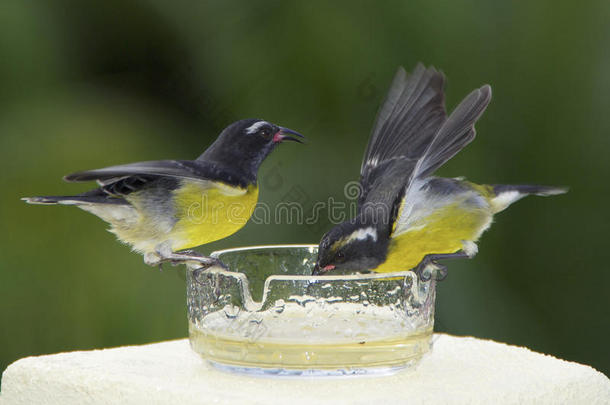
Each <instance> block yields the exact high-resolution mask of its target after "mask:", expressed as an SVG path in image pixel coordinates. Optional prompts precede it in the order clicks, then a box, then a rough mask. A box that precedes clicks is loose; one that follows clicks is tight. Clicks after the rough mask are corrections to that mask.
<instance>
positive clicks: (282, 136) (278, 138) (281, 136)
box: [273, 127, 305, 143]
mask: <svg viewBox="0 0 610 405" xmlns="http://www.w3.org/2000/svg"><path fill="white" fill-rule="evenodd" d="M286 134H289V135H286ZM290 135H294V136H297V137H298V138H295V137H294V136H290ZM299 138H302V139H305V137H304V136H303V135H301V134H299V133H298V132H297V131H293V130H292V129H289V128H284V127H280V130H279V131H277V133H276V134H275V135H274V136H273V142H275V143H279V142H284V141H294V142H298V143H303V141H302V140H301V139H299Z"/></svg>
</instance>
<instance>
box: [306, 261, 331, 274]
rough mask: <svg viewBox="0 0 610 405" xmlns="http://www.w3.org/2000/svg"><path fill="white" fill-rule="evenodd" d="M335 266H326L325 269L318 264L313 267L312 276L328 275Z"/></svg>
mask: <svg viewBox="0 0 610 405" xmlns="http://www.w3.org/2000/svg"><path fill="white" fill-rule="evenodd" d="M334 268H335V266H333V265H332V264H329V265H328V266H324V267H320V266H319V265H318V263H316V265H315V266H313V271H312V272H311V275H312V276H319V275H322V274H324V273H328V272H329V271H331V270H334Z"/></svg>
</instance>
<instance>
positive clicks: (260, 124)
mask: <svg viewBox="0 0 610 405" xmlns="http://www.w3.org/2000/svg"><path fill="white" fill-rule="evenodd" d="M265 125H269V123H268V122H267V121H257V122H255V123H254V124H252V125H250V126H249V127H248V128H246V133H247V134H255V133H256V132H257V131H258V130H259V129H260V128H261V127H264V126H265Z"/></svg>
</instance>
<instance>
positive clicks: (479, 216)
mask: <svg viewBox="0 0 610 405" xmlns="http://www.w3.org/2000/svg"><path fill="white" fill-rule="evenodd" d="M490 220H491V215H490V213H489V212H487V210H483V209H465V208H464V207H463V206H462V205H460V204H458V203H456V204H451V205H448V206H446V207H443V208H442V209H440V210H438V211H437V212H434V213H433V214H431V215H429V216H428V217H426V218H424V219H422V220H421V221H420V223H418V224H415V225H414V226H412V227H411V229H410V230H407V231H405V232H404V233H402V234H400V235H397V236H396V237H393V238H392V240H391V241H390V246H389V248H388V256H387V258H386V261H385V262H383V263H382V264H381V265H379V266H378V267H377V268H375V269H374V271H376V272H382V273H385V272H393V271H402V270H410V269H413V268H414V267H415V266H417V265H418V264H419V263H420V262H421V261H422V259H423V258H424V256H426V255H428V254H443V253H455V252H457V251H458V250H460V249H462V241H476V240H477V239H478V238H479V236H480V234H481V233H482V232H483V231H484V230H485V229H486V228H487V226H488V225H489V223H490Z"/></svg>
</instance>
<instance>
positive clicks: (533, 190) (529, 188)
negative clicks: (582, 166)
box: [491, 184, 568, 212]
mask: <svg viewBox="0 0 610 405" xmlns="http://www.w3.org/2000/svg"><path fill="white" fill-rule="evenodd" d="M491 187H492V188H493V193H494V197H492V199H491V204H492V206H493V207H494V211H495V212H500V211H502V210H504V209H506V208H507V207H508V206H509V205H511V204H512V203H514V202H515V201H518V200H520V199H522V198H523V197H525V196H528V195H538V196H543V197H546V196H549V195H558V194H564V193H567V192H568V189H567V188H566V187H555V186H538V185H534V184H519V185H512V184H495V185H493V186H491Z"/></svg>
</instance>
